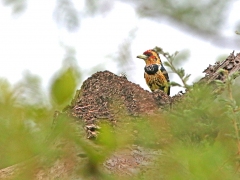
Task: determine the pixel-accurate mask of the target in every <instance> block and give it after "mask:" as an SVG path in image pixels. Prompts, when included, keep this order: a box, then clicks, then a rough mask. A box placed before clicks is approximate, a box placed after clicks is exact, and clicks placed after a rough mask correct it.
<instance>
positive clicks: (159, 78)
mask: <svg viewBox="0 0 240 180" xmlns="http://www.w3.org/2000/svg"><path fill="white" fill-rule="evenodd" d="M137 58H140V59H143V60H144V61H145V63H146V66H145V68H144V71H145V72H144V78H145V80H146V83H147V85H148V87H149V88H150V89H151V91H156V90H159V89H160V90H162V91H164V92H165V93H166V94H167V95H170V86H169V77H168V73H167V71H166V69H165V68H164V66H163V64H162V61H161V59H160V56H159V55H158V53H157V52H156V51H155V50H153V49H150V50H147V51H145V52H144V53H143V54H142V55H139V56H137Z"/></svg>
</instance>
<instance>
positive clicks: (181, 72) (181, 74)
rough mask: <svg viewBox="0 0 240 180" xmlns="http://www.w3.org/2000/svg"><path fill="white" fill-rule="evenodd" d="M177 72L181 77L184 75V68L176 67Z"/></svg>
mask: <svg viewBox="0 0 240 180" xmlns="http://www.w3.org/2000/svg"><path fill="white" fill-rule="evenodd" d="M177 73H178V75H179V76H180V77H181V78H183V77H184V76H185V70H184V69H183V68H180V69H178V70H177Z"/></svg>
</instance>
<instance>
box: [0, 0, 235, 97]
mask: <svg viewBox="0 0 240 180" xmlns="http://www.w3.org/2000/svg"><path fill="white" fill-rule="evenodd" d="M79 6H80V5H79ZM53 9H54V2H51V1H38V2H37V3H36V2H32V1H28V8H27V10H26V11H25V12H23V13H22V14H21V15H20V16H18V17H15V16H12V15H11V8H9V7H4V6H0V26H1V28H0V40H1V41H0V62H1V64H0V77H4V78H6V79H8V80H9V81H10V82H11V83H15V82H17V81H18V80H19V79H21V77H22V73H23V72H24V71H25V70H29V71H30V72H31V73H33V74H36V75H38V76H40V77H41V78H42V82H43V85H44V87H47V86H48V85H49V83H50V80H51V78H52V76H53V74H54V73H55V72H56V71H57V70H58V69H59V68H60V67H61V64H62V60H63V56H64V49H63V48H62V47H61V46H60V42H63V43H65V44H66V45H68V46H72V47H75V49H76V52H77V54H76V58H77V60H78V64H79V66H80V67H81V68H82V69H90V68H91V67H94V66H96V65H98V64H105V66H104V68H102V69H100V70H105V69H107V70H110V71H111V72H113V73H115V72H117V70H116V67H115V63H114V62H112V61H111V59H110V58H109V57H108V55H110V54H111V52H112V53H114V52H117V50H118V47H119V44H120V43H122V42H123V41H124V40H125V39H127V37H128V34H129V31H130V30H131V29H133V28H137V31H136V34H135V39H134V40H133V42H132V46H131V48H132V49H131V50H132V57H131V58H132V59H133V60H134V63H135V64H133V65H132V64H131V69H130V70H129V72H125V73H126V74H127V77H128V79H129V80H130V81H132V82H134V83H136V84H140V86H141V87H143V88H144V89H148V87H147V85H146V84H145V80H144V78H143V68H144V61H141V60H140V59H137V58H136V56H137V55H139V54H142V53H143V52H144V51H145V50H147V49H151V48H153V47H155V46H160V47H162V48H163V49H164V50H165V51H168V52H171V53H173V52H175V51H181V50H184V49H188V50H190V55H191V56H190V58H189V61H188V62H187V64H185V65H184V69H185V70H186V72H187V73H190V74H192V77H191V78H190V80H191V81H193V80H195V79H196V77H200V76H203V74H202V71H203V70H204V69H205V68H206V67H207V66H208V65H209V64H213V63H214V61H215V60H216V58H217V57H218V56H219V55H222V54H227V55H228V54H229V53H231V52H232V51H233V49H223V48H218V47H215V46H213V45H212V44H210V43H209V42H204V41H203V40H200V39H198V38H194V37H193V36H190V35H187V34H185V33H183V32H180V31H179V30H177V29H176V27H170V26H168V25H165V24H159V23H156V22H155V21H151V20H147V19H139V18H138V17H137V15H136V14H135V12H134V9H133V8H132V7H131V6H129V5H127V4H123V3H120V2H117V3H115V5H114V9H113V10H112V11H111V12H109V13H108V14H107V15H106V16H100V15H99V16H96V17H93V18H84V19H83V20H82V21H81V24H80V29H79V30H78V31H77V32H74V33H70V32H68V31H67V30H65V29H64V28H61V27H59V26H58V25H57V24H56V23H55V22H54V19H53V17H52V13H53ZM122 12H124V13H122ZM239 12H240V1H238V2H236V3H235V4H234V6H233V9H232V12H231V15H230V18H229V22H228V26H229V27H231V26H232V24H233V23H234V22H235V21H236V20H237V18H238V17H240V16H239V14H240V13H239ZM149 27H151V28H149ZM224 33H225V34H226V35H229V36H233V35H234V31H232V30H231V31H230V30H228V29H227V28H226V30H225V32H224ZM156 35H157V37H156ZM236 48H237V47H236ZM234 50H235V51H236V52H239V51H240V47H238V49H234ZM163 60H164V59H163ZM174 81H178V82H180V81H179V80H178V79H174ZM148 90H149V89H148ZM178 91H179V89H177V88H172V89H171V95H174V94H176V93H177V92H178Z"/></svg>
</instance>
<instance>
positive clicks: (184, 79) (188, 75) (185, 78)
mask: <svg viewBox="0 0 240 180" xmlns="http://www.w3.org/2000/svg"><path fill="white" fill-rule="evenodd" d="M190 76H191V74H187V75H186V76H185V77H184V78H183V81H184V82H187V81H188V79H189V77H190Z"/></svg>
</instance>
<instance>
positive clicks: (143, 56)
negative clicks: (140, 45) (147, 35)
mask: <svg viewBox="0 0 240 180" xmlns="http://www.w3.org/2000/svg"><path fill="white" fill-rule="evenodd" d="M137 58H139V59H144V60H146V59H147V58H148V56H146V55H144V54H141V55H138V56H137Z"/></svg>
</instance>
